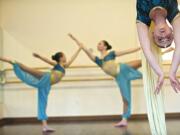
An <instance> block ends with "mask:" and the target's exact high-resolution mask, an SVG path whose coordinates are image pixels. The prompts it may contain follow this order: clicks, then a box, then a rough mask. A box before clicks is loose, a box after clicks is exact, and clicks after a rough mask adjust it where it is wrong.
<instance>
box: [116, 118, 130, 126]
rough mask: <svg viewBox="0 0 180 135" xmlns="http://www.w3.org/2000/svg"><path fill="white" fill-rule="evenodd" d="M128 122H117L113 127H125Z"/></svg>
mask: <svg viewBox="0 0 180 135" xmlns="http://www.w3.org/2000/svg"><path fill="white" fill-rule="evenodd" d="M127 125H128V122H127V120H126V119H122V120H121V121H120V122H118V123H117V124H115V125H114V126H115V127H127Z"/></svg>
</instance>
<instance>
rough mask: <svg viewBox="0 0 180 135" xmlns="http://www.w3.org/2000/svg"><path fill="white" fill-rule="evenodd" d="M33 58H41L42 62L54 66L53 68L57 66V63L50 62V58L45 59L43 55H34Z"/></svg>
mask: <svg viewBox="0 0 180 135" xmlns="http://www.w3.org/2000/svg"><path fill="white" fill-rule="evenodd" d="M33 56H34V57H36V58H39V59H40V60H42V61H44V62H46V63H48V64H50V65H52V66H55V65H56V64H57V63H56V62H54V61H52V60H49V59H48V58H46V57H43V56H41V55H39V54H38V53H33Z"/></svg>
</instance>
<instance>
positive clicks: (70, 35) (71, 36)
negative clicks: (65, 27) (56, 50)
mask: <svg viewBox="0 0 180 135" xmlns="http://www.w3.org/2000/svg"><path fill="white" fill-rule="evenodd" d="M68 36H69V37H70V38H71V39H73V40H76V38H75V37H74V36H73V35H72V34H71V33H68Z"/></svg>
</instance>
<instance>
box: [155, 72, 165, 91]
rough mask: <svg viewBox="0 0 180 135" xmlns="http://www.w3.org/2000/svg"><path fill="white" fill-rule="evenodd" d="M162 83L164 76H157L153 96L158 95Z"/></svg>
mask: <svg viewBox="0 0 180 135" xmlns="http://www.w3.org/2000/svg"><path fill="white" fill-rule="evenodd" d="M163 83H164V74H162V75H159V77H158V81H157V86H156V90H155V94H159V92H160V90H161V88H162V85H163Z"/></svg>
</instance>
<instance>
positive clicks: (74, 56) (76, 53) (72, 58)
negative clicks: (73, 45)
mask: <svg viewBox="0 0 180 135" xmlns="http://www.w3.org/2000/svg"><path fill="white" fill-rule="evenodd" d="M80 51H81V47H79V49H78V50H77V51H76V52H75V53H74V55H73V56H72V57H71V59H70V60H69V61H68V62H67V63H65V65H64V66H65V68H68V67H69V66H70V65H71V64H72V63H73V61H74V60H75V59H76V58H77V56H78V54H79V52H80Z"/></svg>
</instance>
